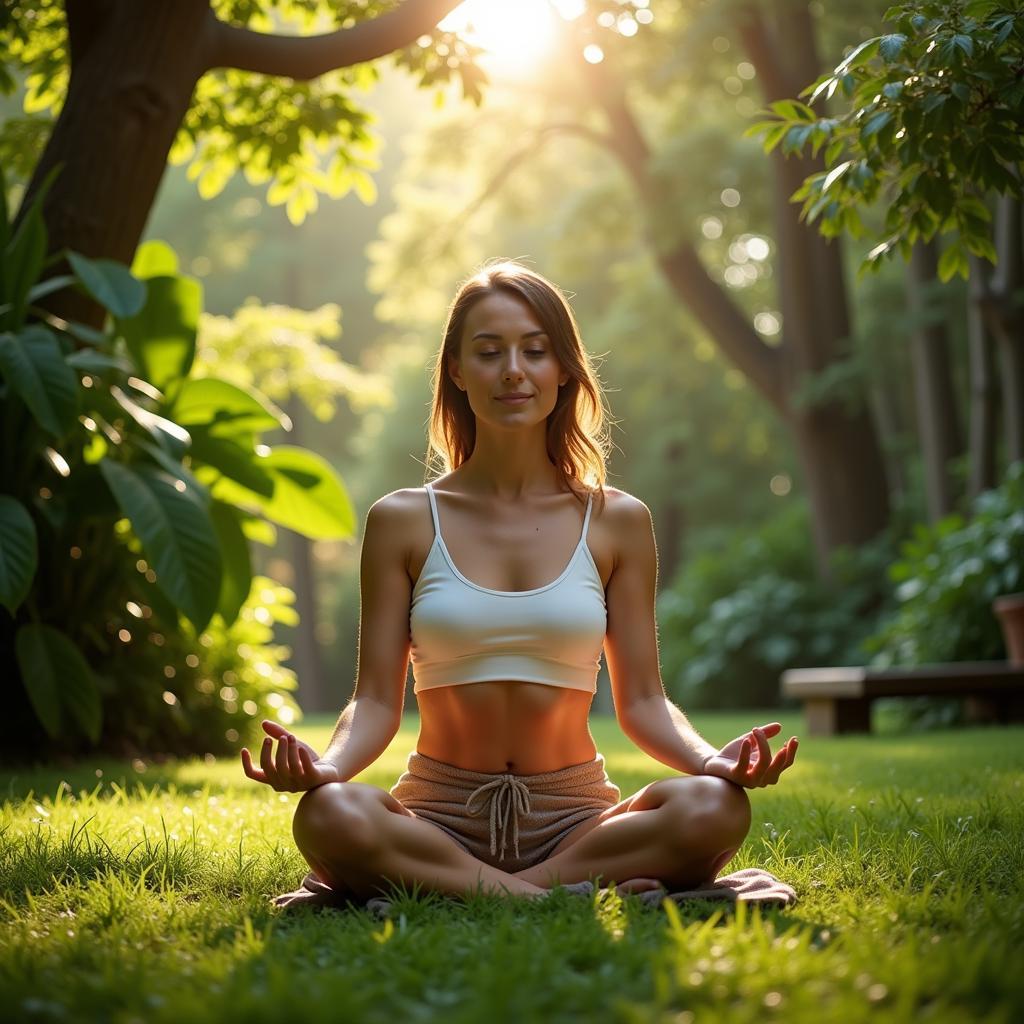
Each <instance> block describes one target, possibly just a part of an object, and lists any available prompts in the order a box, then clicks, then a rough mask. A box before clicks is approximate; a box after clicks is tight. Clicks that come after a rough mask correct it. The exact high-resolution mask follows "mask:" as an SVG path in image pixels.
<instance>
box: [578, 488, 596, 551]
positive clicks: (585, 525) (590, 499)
mask: <svg viewBox="0 0 1024 1024" xmlns="http://www.w3.org/2000/svg"><path fill="white" fill-rule="evenodd" d="M593 500H594V495H593V494H588V495H587V511H586V514H585V515H584V516H583V533H582V534H581V535H580V543H583V541H585V540H586V539H587V528H588V527H589V526H590V508H591V505H592V504H593Z"/></svg>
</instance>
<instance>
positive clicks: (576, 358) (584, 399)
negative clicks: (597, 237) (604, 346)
mask: <svg viewBox="0 0 1024 1024" xmlns="http://www.w3.org/2000/svg"><path fill="white" fill-rule="evenodd" d="M498 291H503V292H507V293H508V294H510V295H513V296H515V297H517V298H519V299H522V300H523V301H524V302H525V303H526V304H527V305H528V306H529V307H530V308H531V309H532V310H533V312H534V314H535V315H536V317H537V319H538V320H539V321H540V324H541V326H542V327H543V328H544V330H545V331H546V332H547V335H548V337H549V338H550V339H551V345H552V349H553V350H554V355H555V357H556V359H557V360H558V362H559V364H560V366H561V368H562V369H563V370H564V371H565V372H566V373H568V375H569V380H568V381H567V382H566V383H565V385H564V386H563V387H561V388H559V391H558V399H557V401H556V402H555V407H554V409H553V410H552V411H551V413H550V415H549V416H548V420H547V452H548V458H549V459H550V460H551V462H552V463H553V464H554V466H555V468H556V469H557V470H558V474H559V477H560V479H561V481H562V482H563V483H565V484H566V485H567V486H568V487H569V489H570V490H571V491H572V492H573V493H574V494H576V496H577V497H579V498H580V499H581V500H582V495H583V494H586V493H588V492H590V491H596V492H597V493H598V502H599V503H602V504H603V501H604V493H603V490H602V488H603V486H604V483H605V480H606V478H607V471H606V468H605V461H606V459H607V457H608V448H609V439H608V428H607V424H606V415H607V414H606V410H605V405H604V393H603V391H602V389H601V383H600V381H599V380H598V377H597V374H596V372H595V369H594V366H593V363H592V361H591V358H590V355H589V354H588V353H587V351H586V349H585V348H584V347H583V343H582V341H581V340H580V332H579V328H578V327H577V325H576V319H575V317H574V316H573V313H572V309H571V308H570V307H569V303H568V301H567V300H566V298H565V296H564V295H563V294H562V292H561V291H560V290H559V289H558V288H557V287H556V286H555V285H553V284H552V283H551V282H550V281H548V280H547V279H545V278H543V277H541V275H540V274H538V273H535V272H534V271H532V270H529V269H527V268H526V267H524V266H522V265H521V264H519V263H516V262H514V261H512V260H492V261H489V262H487V263H485V264H484V266H483V267H482V268H481V269H480V270H478V271H477V272H476V273H475V274H473V275H472V277H470V278H468V279H467V280H466V281H464V282H463V283H462V285H461V286H460V287H459V290H458V291H457V292H456V293H455V298H454V299H453V300H452V304H451V306H450V307H449V310H448V322H447V323H446V324H445V328H444V337H443V340H442V343H441V347H440V349H439V350H438V353H437V359H436V360H435V363H434V372H433V392H434V398H433V405H432V409H431V415H430V425H429V429H428V434H427V437H428V447H427V466H428V472H429V468H430V465H431V463H433V464H434V465H438V464H440V471H441V472H442V473H448V472H451V471H452V470H453V469H457V468H458V467H459V466H461V465H462V463H463V462H465V461H466V459H468V458H469V456H470V454H471V453H472V451H473V447H474V445H475V444H476V417H475V415H474V414H473V411H472V409H471V408H470V407H469V399H468V398H467V397H466V394H465V393H464V392H463V391H461V390H460V389H459V388H458V387H456V385H455V382H454V381H453V380H452V379H451V377H450V376H449V374H448V364H449V359H450V358H451V357H455V358H458V357H459V354H460V346H461V341H462V330H463V327H464V326H465V323H466V316H467V314H468V313H469V310H470V308H471V307H472V306H473V305H474V304H475V303H477V302H479V301H480V299H482V298H484V297H485V296H487V295H491V294H494V293H495V292H498Z"/></svg>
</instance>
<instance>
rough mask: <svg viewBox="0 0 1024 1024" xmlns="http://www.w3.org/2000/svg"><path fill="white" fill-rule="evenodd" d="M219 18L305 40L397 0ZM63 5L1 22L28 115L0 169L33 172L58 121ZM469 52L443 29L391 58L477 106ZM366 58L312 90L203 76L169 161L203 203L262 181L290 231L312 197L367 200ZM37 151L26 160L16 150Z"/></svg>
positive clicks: (218, 8) (307, 85)
mask: <svg viewBox="0 0 1024 1024" xmlns="http://www.w3.org/2000/svg"><path fill="white" fill-rule="evenodd" d="M212 6H213V9H214V11H215V12H216V14H217V16H218V17H220V18H221V19H222V20H225V21H227V22H230V23H231V24H233V25H238V26H246V27H248V28H250V29H253V30H255V31H261V32H273V31H275V30H280V29H281V27H282V25H285V26H290V27H292V28H296V27H297V28H298V29H299V30H300V31H302V32H305V33H310V32H314V31H316V32H324V31H330V30H332V29H334V28H338V27H350V26H351V25H353V24H355V23H356V22H358V21H364V20H366V19H367V18H373V17H376V16H379V15H380V14H381V13H385V12H387V11H388V10H391V9H393V8H394V7H395V6H396V3H395V0H372V2H367V0H348V2H341V3H335V2H330V3H329V2H327V0H266V2H264V3H255V2H251V0H216V2H214V3H213V4H212ZM68 51H69V47H68V39H67V26H66V21H65V17H64V12H63V5H62V4H59V3H56V2H54V0H18V2H16V3H13V4H5V5H4V8H3V14H2V15H0V54H2V55H3V56H2V57H0V90H2V91H3V92H6V93H12V92H13V91H14V90H15V88H16V87H17V80H18V79H19V78H22V77H24V79H25V83H26V91H25V97H24V109H25V114H26V117H24V118H14V119H11V121H10V122H8V124H7V125H6V126H5V127H4V129H3V131H0V162H3V163H5V164H6V165H8V166H10V165H11V163H12V160H17V164H16V165H15V166H16V168H17V170H19V171H24V170H26V169H27V168H28V167H30V166H33V165H34V164H35V160H36V159H37V158H38V155H39V153H40V152H41V148H42V143H43V142H44V141H45V136H46V134H47V130H48V129H49V127H51V126H52V123H53V120H54V119H55V118H56V115H57V114H58V113H59V111H60V108H61V106H62V104H63V102H64V97H65V94H66V92H67V87H68V79H69V75H70V63H69V59H68V58H69V53H68ZM476 55H477V49H476V48H475V47H473V46H471V45H469V44H467V43H466V42H465V41H464V40H462V39H461V38H459V37H458V36H457V35H455V34H454V33H451V32H442V31H441V30H439V29H434V30H433V31H432V32H430V33H428V34H427V35H426V36H425V37H423V38H422V40H421V41H418V42H417V43H415V44H414V45H412V46H409V47H407V48H405V49H403V50H401V51H398V52H397V53H395V54H394V55H393V56H392V58H391V59H392V60H393V61H394V62H395V63H396V64H398V65H399V66H400V67H403V68H405V69H406V70H408V71H409V72H410V73H411V74H413V75H415V76H416V77H417V78H418V80H419V81H420V83H421V84H422V85H423V86H428V87H440V86H444V85H445V84H447V83H448V82H450V81H453V80H458V81H460V82H461V84H462V90H463V94H464V95H465V96H466V97H467V98H468V99H470V100H472V101H473V102H474V103H480V102H481V99H482V91H481V89H482V85H483V84H484V82H485V81H486V76H485V75H484V73H483V71H482V70H481V69H480V68H479V66H478V65H477V64H476V62H475V57H476ZM377 77H378V71H377V68H376V66H375V65H374V64H373V63H372V62H368V63H362V64H357V65H355V66H353V67H348V68H342V69H339V70H337V71H332V72H330V73H328V74H325V75H322V76H320V77H319V78H318V79H316V80H314V81H312V82H301V81H297V80H294V79H290V78H280V77H275V76H268V75H259V74H255V73H250V72H246V71H239V70H236V69H233V68H217V69H213V70H211V71H208V72H207V73H206V74H204V75H203V76H202V77H201V78H200V80H199V82H198V84H197V87H196V90H195V93H194V95H193V98H192V104H191V106H190V108H189V110H188V112H187V114H186V116H185V118H184V120H183V122H182V124H181V126H180V128H179V130H178V134H177V138H176V140H175V143H174V146H173V148H172V151H171V156H170V159H171V162H172V163H175V164H180V163H186V162H187V163H188V165H189V166H188V173H189V177H190V178H191V179H193V180H195V181H196V183H197V188H198V190H199V194H200V195H201V196H203V198H210V197H212V196H215V195H217V194H218V193H219V192H220V191H221V190H222V189H223V188H224V186H225V184H227V182H228V181H229V180H230V179H231V178H232V177H233V176H234V175H235V174H237V173H238V172H239V171H241V172H242V173H243V174H244V175H245V178H246V180H247V181H248V182H249V184H250V185H263V184H266V185H267V202H268V203H270V204H271V205H272V206H278V205H283V206H285V209H286V211H287V214H288V218H289V220H291V222H292V223H293V224H299V223H301V222H302V221H303V220H304V219H305V217H306V215H307V214H309V213H311V212H313V211H315V210H316V208H317V205H318V202H319V197H320V196H321V195H324V196H327V197H329V198H331V199H337V198H339V197H340V196H342V195H344V194H346V193H347V192H349V191H350V190H352V191H355V193H356V194H357V195H358V196H359V197H360V198H361V199H362V200H363V201H364V202H367V203H371V202H373V201H374V199H375V197H376V187H375V185H374V181H373V178H372V177H371V176H370V173H369V172H371V171H373V170H375V169H376V167H377V148H378V142H377V139H376V136H375V135H374V134H373V132H372V130H371V126H372V122H373V116H372V114H370V112H369V111H368V110H366V109H365V107H364V106H363V105H362V104H361V103H359V102H357V101H356V100H354V99H353V94H354V93H358V92H361V91H366V90H367V89H368V88H370V87H371V86H372V85H373V84H374V83H375V82H376V81H377ZM26 142H28V143H34V144H35V147H36V148H34V150H32V151H31V152H33V159H32V160H30V161H29V160H26V158H25V148H24V146H25V143H26Z"/></svg>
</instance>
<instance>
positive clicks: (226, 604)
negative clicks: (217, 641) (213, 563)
mask: <svg viewBox="0 0 1024 1024" xmlns="http://www.w3.org/2000/svg"><path fill="white" fill-rule="evenodd" d="M210 518H211V519H212V520H213V528H214V529H215V530H216V531H217V539H218V540H219V541H220V553H221V557H222V558H223V559H224V575H223V578H222V580H221V585H220V600H219V601H218V602H217V611H218V612H220V615H221V618H222V619H223V620H224V622H225V624H226V625H228V626H230V625H231V623H232V622H234V621H235V619H237V618H238V613H239V611H241V608H242V605H243V604H245V599H246V598H247V597H248V596H249V591H250V589H251V588H252V560H251V559H250V557H249V542H248V541H247V540H246V538H245V534H244V533H243V532H242V526H241V522H240V518H241V517H240V515H239V513H238V512H236V511H235V509H233V508H232V507H231V506H230V505H225V504H224V503H223V502H222V501H215V502H213V504H212V507H211V509H210Z"/></svg>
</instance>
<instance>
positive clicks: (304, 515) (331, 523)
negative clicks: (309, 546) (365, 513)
mask: <svg viewBox="0 0 1024 1024" xmlns="http://www.w3.org/2000/svg"><path fill="white" fill-rule="evenodd" d="M259 466H260V467H261V468H262V469H263V470H264V471H265V472H267V473H269V474H270V476H271V478H272V480H273V482H274V491H273V494H272V495H271V496H270V497H269V498H268V497H265V496H263V495H260V494H256V493H255V492H253V491H250V490H248V489H247V488H245V487H241V486H239V485H238V484H236V483H234V482H233V481H231V480H228V479H225V478H223V477H222V478H221V479H220V480H218V481H216V483H214V484H213V485H212V486H211V492H212V493H213V496H214V497H215V498H219V499H221V500H222V501H228V502H232V503H239V504H243V505H256V506H257V507H258V508H259V509H260V510H261V511H262V512H263V514H264V515H265V516H266V517H267V518H268V519H271V520H273V521H274V522H275V523H278V524H279V525H281V526H286V527H288V528H289V529H290V530H295V531H296V533H301V534H302V535H303V536H306V537H311V538H313V539H317V540H343V539H345V538H347V537H351V536H352V535H353V534H354V533H355V528H356V517H355V510H354V509H353V508H352V502H351V500H350V499H349V496H348V491H347V490H346V489H345V484H344V483H343V482H342V480H341V478H340V477H339V476H338V474H337V473H335V471H334V469H333V468H332V467H331V465H330V464H329V463H328V462H327V461H326V460H325V459H322V458H321V457H320V456H319V455H315V454H314V453H313V452H310V451H307V450H306V449H305V448H296V447H293V446H291V445H281V446H279V447H277V448H274V449H272V450H271V451H270V453H269V454H268V455H264V456H261V457H260V458H259Z"/></svg>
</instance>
